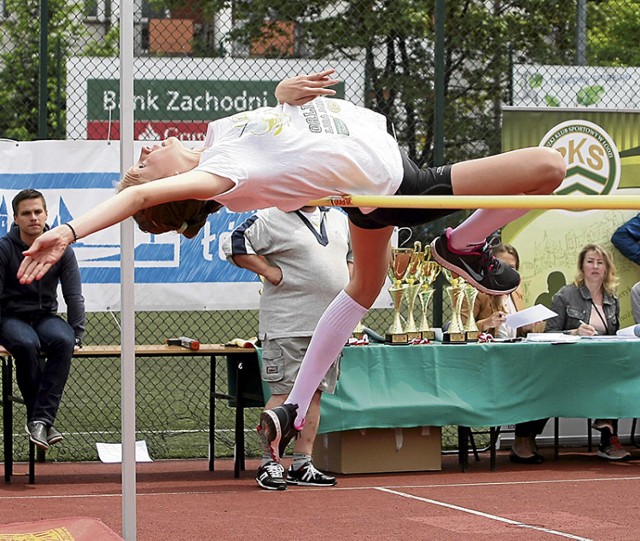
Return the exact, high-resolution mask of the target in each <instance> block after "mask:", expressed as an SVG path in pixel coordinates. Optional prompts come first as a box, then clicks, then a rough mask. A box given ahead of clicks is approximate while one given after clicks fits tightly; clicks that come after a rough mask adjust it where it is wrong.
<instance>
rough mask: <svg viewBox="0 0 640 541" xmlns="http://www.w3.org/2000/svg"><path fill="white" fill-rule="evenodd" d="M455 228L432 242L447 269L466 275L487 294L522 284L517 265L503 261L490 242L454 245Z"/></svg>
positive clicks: (432, 247)
mask: <svg viewBox="0 0 640 541" xmlns="http://www.w3.org/2000/svg"><path fill="white" fill-rule="evenodd" d="M450 235H451V228H449V229H447V230H446V231H445V232H444V233H443V234H442V235H440V236H439V237H438V238H436V239H435V240H434V241H433V242H432V243H431V254H432V255H433V259H435V260H436V261H437V262H438V263H440V265H442V266H443V267H444V268H445V269H449V270H450V271H452V272H455V273H456V274H457V275H459V276H462V277H463V278H464V279H465V280H466V281H467V282H469V283H470V284H471V285H472V286H473V287H475V288H476V289H477V290H478V291H482V292H483V293H486V294H487V295H508V294H509V293H511V292H513V291H515V290H516V288H517V287H518V285H519V284H520V275H519V274H518V272H517V271H516V270H515V269H512V268H511V267H510V266H509V265H507V264H505V263H503V262H502V261H500V260H499V259H498V258H497V257H495V256H494V255H493V254H492V253H491V246H490V245H489V244H488V243H485V244H484V245H477V246H472V247H470V248H471V249H470V250H469V251H464V252H461V251H459V250H455V249H454V248H451V246H450V242H449V236H450Z"/></svg>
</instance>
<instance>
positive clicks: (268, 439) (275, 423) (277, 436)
mask: <svg viewBox="0 0 640 541" xmlns="http://www.w3.org/2000/svg"><path fill="white" fill-rule="evenodd" d="M297 409H298V404H282V405H280V406H276V407H275V408H273V409H270V410H264V411H263V412H262V414H261V415H260V427H259V430H258V434H259V436H260V439H262V442H263V444H264V445H265V446H269V449H270V450H271V457H272V458H273V460H275V461H276V462H280V458H282V456H283V455H284V451H285V449H286V448H287V445H288V444H289V442H290V441H291V440H292V439H293V438H295V437H296V436H297V435H298V433H299V431H298V430H296V428H295V427H294V426H293V422H294V421H295V419H296V411H297Z"/></svg>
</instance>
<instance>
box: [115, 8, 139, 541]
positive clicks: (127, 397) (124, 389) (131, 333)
mask: <svg viewBox="0 0 640 541" xmlns="http://www.w3.org/2000/svg"><path fill="white" fill-rule="evenodd" d="M133 4H134V3H133V0H121V2H120V13H119V19H120V68H119V72H120V174H121V176H122V175H123V174H124V171H126V170H127V169H128V168H129V167H130V166H131V164H132V163H133V125H134V107H133V103H134V102H133V99H134V90H133V83H134V73H133V14H134V5H133ZM133 229H134V228H133V219H131V218H129V219H127V220H125V221H124V222H122V223H121V224H120V310H121V312H120V317H121V321H122V327H121V329H122V330H121V347H122V349H121V357H120V372H121V376H120V378H121V399H120V400H121V412H122V413H121V415H122V537H123V538H124V539H125V540H126V541H135V539H136V528H137V519H136V450H135V447H136V383H135V382H136V379H135V312H134V307H135V303H134V263H133V261H134V255H133V254H134V252H133Z"/></svg>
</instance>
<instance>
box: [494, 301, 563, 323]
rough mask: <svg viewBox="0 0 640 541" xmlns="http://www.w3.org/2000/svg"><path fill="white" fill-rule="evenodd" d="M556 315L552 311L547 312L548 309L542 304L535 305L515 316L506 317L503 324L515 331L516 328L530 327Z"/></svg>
mask: <svg viewBox="0 0 640 541" xmlns="http://www.w3.org/2000/svg"><path fill="white" fill-rule="evenodd" d="M557 315H558V314H556V313H555V312H554V311H553V310H549V308H547V307H546V306H544V305H542V304H536V305H535V306H532V307H531V308H525V309H524V310H520V311H519V312H516V313H515V314H511V315H510V316H507V319H506V321H505V323H506V324H507V325H508V326H509V327H511V328H512V329H517V328H518V327H524V326H525V325H531V324H532V323H537V322H538V321H544V320H545V319H549V318H550V317H553V316H557Z"/></svg>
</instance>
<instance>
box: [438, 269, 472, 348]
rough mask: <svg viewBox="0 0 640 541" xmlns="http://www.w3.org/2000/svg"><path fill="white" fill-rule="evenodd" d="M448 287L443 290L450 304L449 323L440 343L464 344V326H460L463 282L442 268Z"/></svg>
mask: <svg viewBox="0 0 640 541" xmlns="http://www.w3.org/2000/svg"><path fill="white" fill-rule="evenodd" d="M442 272H443V274H444V275H445V277H446V279H447V281H448V282H449V284H450V285H449V286H448V287H447V288H445V291H446V292H447V296H448V297H449V302H450V303H451V321H450V322H449V328H448V329H447V332H445V333H443V334H442V341H443V342H445V343H448V344H459V343H462V342H466V341H467V339H466V336H465V332H464V325H463V324H462V315H461V312H462V301H463V300H464V280H463V279H462V278H461V277H459V276H455V275H454V274H453V273H452V272H451V271H450V270H448V269H445V268H444V267H443V268H442Z"/></svg>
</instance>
